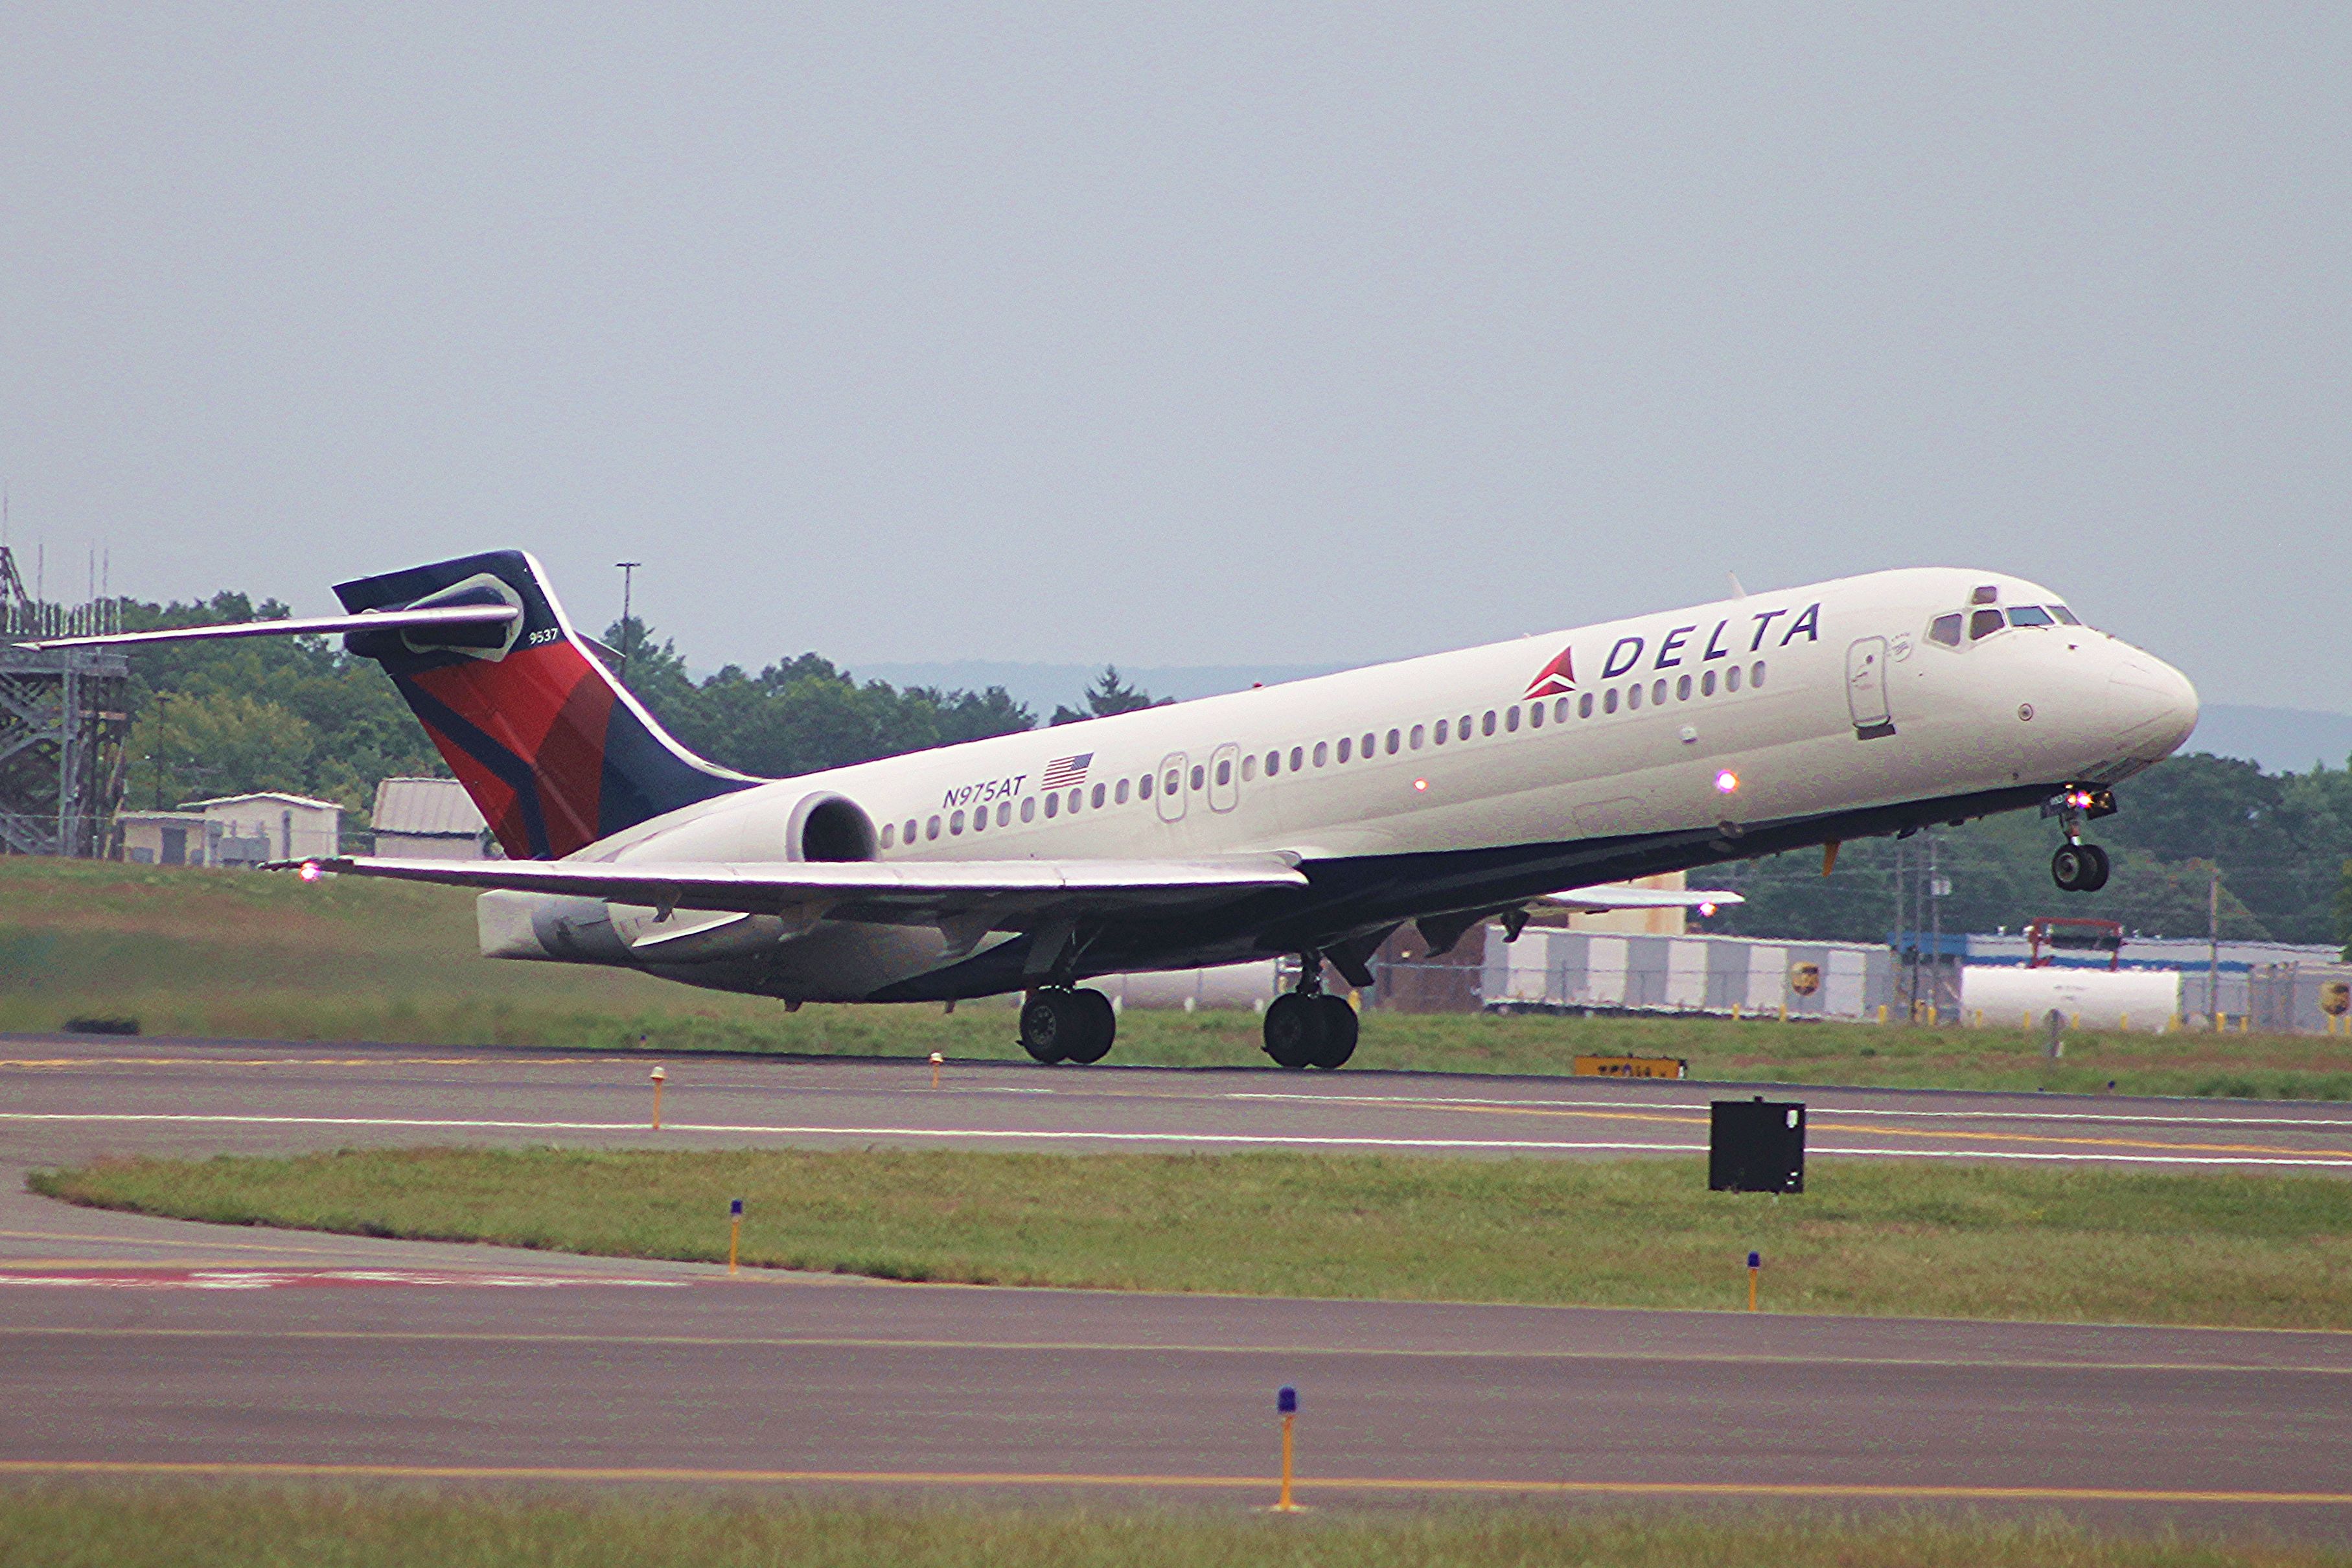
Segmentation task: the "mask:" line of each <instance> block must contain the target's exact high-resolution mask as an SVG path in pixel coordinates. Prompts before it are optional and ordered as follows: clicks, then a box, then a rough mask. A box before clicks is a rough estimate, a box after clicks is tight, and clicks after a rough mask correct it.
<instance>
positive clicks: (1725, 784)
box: [1715, 768, 1739, 795]
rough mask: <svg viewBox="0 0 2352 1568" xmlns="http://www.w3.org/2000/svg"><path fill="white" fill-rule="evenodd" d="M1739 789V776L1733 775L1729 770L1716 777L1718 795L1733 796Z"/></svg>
mask: <svg viewBox="0 0 2352 1568" xmlns="http://www.w3.org/2000/svg"><path fill="white" fill-rule="evenodd" d="M1738 788H1739V775H1738V773H1733V772H1732V771H1731V770H1730V769H1729V768H1726V769H1724V770H1723V771H1722V772H1721V773H1717V774H1716V775H1715V792H1716V794H1717V795H1732V794H1735V793H1737V792H1738Z"/></svg>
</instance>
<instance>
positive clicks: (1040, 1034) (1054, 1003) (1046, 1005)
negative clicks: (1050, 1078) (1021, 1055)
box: [1021, 991, 1076, 1067]
mask: <svg viewBox="0 0 2352 1568" xmlns="http://www.w3.org/2000/svg"><path fill="white" fill-rule="evenodd" d="M1062 996H1063V993H1061V992H1059V991H1033V992H1031V993H1030V994H1029V1000H1028V1001H1026V1002H1024V1003H1023V1004H1022V1005H1021V1048H1022V1049H1023V1050H1024V1051H1027V1052H1028V1053H1029V1056H1030V1058H1031V1059H1032V1060H1034V1061H1037V1062H1041V1063H1043V1064H1044V1065H1045V1066H1047V1067H1051V1066H1053V1065H1054V1064H1055V1062H1057V1061H1060V1060H1061V1059H1062V1058H1064V1057H1066V1056H1068V1055H1069V1054H1070V1047H1071V1045H1072V1044H1073V1043H1074V1042H1073V1040H1072V1036H1073V1034H1074V1033H1075V1032H1076V1031H1074V1030H1073V1029H1071V1027H1070V1024H1071V1022H1072V1020H1071V1019H1070V1017H1069V1016H1068V1015H1067V1011H1066V1009H1065V1008H1064V1007H1063V1005H1062Z"/></svg>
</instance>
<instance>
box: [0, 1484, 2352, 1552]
mask: <svg viewBox="0 0 2352 1568" xmlns="http://www.w3.org/2000/svg"><path fill="white" fill-rule="evenodd" d="M1237 1514H1238V1510H1231V1511H1228V1510H1209V1509H1205V1508H1203V1509H1197V1510H1179V1509H1172V1508H1151V1507H1134V1506H1129V1507H1085V1506H1073V1505H1067V1504H1064V1505H1059V1506H1052V1505H1047V1506H1036V1505H1033V1506H1028V1507H1017V1508H1016V1507H1004V1506H996V1507H987V1506H978V1505H966V1506H961V1507H958V1506H941V1505H922V1504H917V1505H905V1504H901V1505H898V1506H889V1505H887V1504H883V1503H862V1502H854V1501H839V1500H782V1501H778V1500H749V1499H734V1498H717V1499H712V1498H701V1499H694V1498H683V1497H676V1496H660V1497H656V1498H652V1499H642V1498H641V1499H631V1500H583V1499H580V1498H575V1497H568V1496H548V1495H544V1494H541V1495H531V1496H524V1495H502V1494H495V1493H493V1494H487V1495H486V1494H481V1493H445V1492H432V1491H415V1490H405V1489H381V1490H341V1491H338V1490H331V1489H315V1490H314V1489H247V1488H238V1487H230V1488H222V1489H179V1488H156V1489H145V1488H119V1489H118V1488H73V1487H37V1488H29V1489H19V1490H16V1491H11V1492H0V1561H5V1562H6V1563H9V1564H12V1565H14V1568H101V1565H103V1568H149V1565H154V1568H162V1565H163V1564H173V1565H175V1568H176V1565H178V1564H183V1563H272V1564H275V1563H286V1564H295V1563H300V1564H303V1565H305V1568H359V1565H362V1564H366V1565H370V1568H375V1565H385V1568H389V1565H393V1564H407V1563H415V1564H430V1565H432V1568H520V1565H525V1564H548V1565H556V1564H561V1565H562V1568H604V1565H607V1564H609V1565H612V1568H621V1565H623V1564H626V1565H629V1568H665V1565H668V1564H676V1565H677V1568H688V1565H692V1568H753V1565H759V1568H770V1565H773V1564H782V1563H790V1564H793V1568H851V1565H853V1564H855V1565H859V1568H863V1565H866V1564H873V1563H889V1564H893V1565H894V1568H1031V1565H1037V1564H1052V1565H1054V1568H1082V1565H1085V1564H1094V1563H1103V1564H1118V1565H1120V1568H1322V1565H1325V1564H1329V1565H1331V1568H1405V1565H1408V1564H1409V1565H1412V1568H1456V1565H1459V1568H1521V1565H1528V1568H1533V1565H1535V1564H1559V1563H1576V1564H1585V1565H1589V1568H1689V1565H1701V1564H1725V1565H1734V1564H1737V1565H1739V1568H1747V1565H1749V1564H1759V1563H1770V1564H1774V1565H1776V1568H2224V1565H2231V1568H2343V1565H2344V1564H2347V1563H2352V1554H2347V1553H2345V1552H2341V1551H2338V1550H2334V1549H2330V1548H2326V1547H2320V1546H2314V1545H2302V1544H2293V1543H2288V1542H2262V1541H2257V1542H2219V1541H2213V1540H2206V1539H2200V1538H2197V1537H2183V1536H2159V1537H2145V1536H2129V1535H2102V1534H2095V1533H2093V1532H2091V1531H2085V1530H2084V1529H2082V1528H2080V1527H2079V1526H2075V1525H2072V1524H2068V1523H2064V1522H2062V1521H2057V1520H2055V1519H2043V1520H2039V1521H2025V1522H2008V1521H1988V1520H1984V1519H1979V1518H1972V1517H1966V1516H1963V1517H1958V1518H1938V1517H1928V1516H1878V1517H1869V1518H1860V1519H1851V1518H1849V1519H1841V1518H1837V1517H1834V1516H1829V1515H1821V1514H1807V1513H1801V1512H1766V1513H1763V1514H1761V1515H1759V1514H1758V1513H1756V1512H1755V1511H1754V1510H1742V1511H1741V1513H1740V1514H1739V1515H1738V1517H1737V1518H1736V1519H1732V1518H1726V1517H1717V1516H1708V1515H1698V1514H1687V1515H1675V1514H1628V1513H1581V1512H1569V1511H1565V1510H1562V1511H1542V1510H1533V1509H1528V1508H1524V1507H1508V1506H1507V1507H1497V1508H1492V1509H1479V1510H1470V1509H1449V1510H1430V1511H1420V1510H1415V1511H1411V1512H1402V1513H1397V1514H1391V1515H1385V1516H1383V1515H1379V1514H1366V1513H1361V1512H1355V1511H1324V1512H1318V1513H1315V1514H1310V1515H1307V1516H1293V1517H1291V1518H1287V1519H1281V1518H1268V1517H1265V1516H1257V1517H1238V1516H1237Z"/></svg>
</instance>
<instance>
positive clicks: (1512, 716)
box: [1503, 702, 1519, 734]
mask: <svg viewBox="0 0 2352 1568" xmlns="http://www.w3.org/2000/svg"><path fill="white" fill-rule="evenodd" d="M1503 728H1504V729H1506V730H1508V731H1511V732H1512V733H1513V734H1517V732H1518V729H1519V705H1518V704H1517V703H1516V702H1514V703H1512V704H1511V705H1510V706H1509V707H1508V708H1506V709H1504V710H1503Z"/></svg>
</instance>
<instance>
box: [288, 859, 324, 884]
mask: <svg viewBox="0 0 2352 1568" xmlns="http://www.w3.org/2000/svg"><path fill="white" fill-rule="evenodd" d="M295 874H296V875H297V876H299V877H300V878H301V879H303V880H304V881H306V882H315V881H317V880H318V879H320V878H321V877H323V876H325V875H326V874H327V873H326V872H324V871H322V870H320V868H319V863H318V862H317V861H316V860H305V861H303V862H302V869H301V870H299V872H297V873H295Z"/></svg>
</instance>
